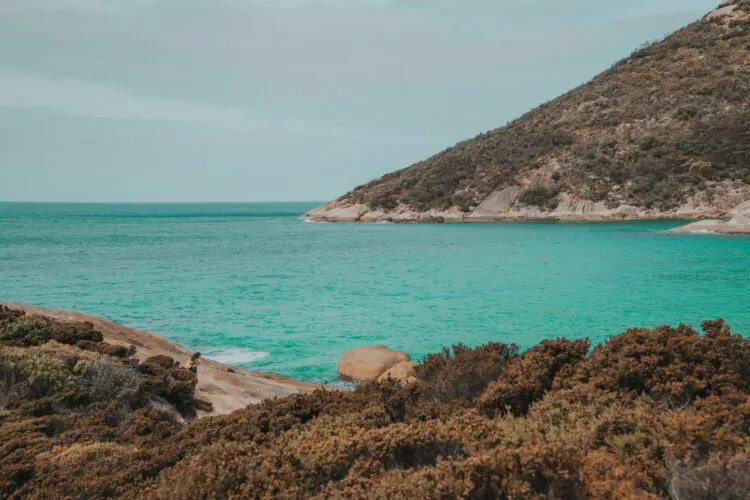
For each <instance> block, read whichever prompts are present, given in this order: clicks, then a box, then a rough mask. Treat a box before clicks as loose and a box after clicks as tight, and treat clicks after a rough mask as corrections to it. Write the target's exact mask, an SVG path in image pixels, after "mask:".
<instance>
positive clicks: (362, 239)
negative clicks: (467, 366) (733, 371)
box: [0, 203, 750, 381]
mask: <svg viewBox="0 0 750 500" xmlns="http://www.w3.org/2000/svg"><path fill="white" fill-rule="evenodd" d="M314 205H315V204H294V203H293V204H289V203H285V204H208V205H201V204H187V205H171V204H170V205H162V204H155V205H148V204H143V205H117V204H102V205H76V204H0V299H2V300H14V301H21V302H29V303H34V304H41V305H46V306H53V307H62V308H70V309H76V310H80V311H83V312H89V313H94V314H98V315H101V316H104V317H107V318H110V319H112V320H115V321H118V322H121V323H124V324H125V325H128V326H131V327H135V328H139V329H144V330H148V331H151V332H154V333H157V334H160V335H163V336H165V337H167V338H169V339H171V340H174V341H176V342H179V343H181V344H184V345H186V346H188V347H190V348H192V349H196V350H201V351H204V352H206V353H208V355H209V357H215V358H218V359H221V360H224V361H228V362H231V363H234V364H237V365H239V366H243V367H247V368H252V369H258V370H264V371H270V372H275V373H280V374H283V375H287V376H291V377H295V378H300V379H305V380H312V381H330V380H333V379H335V377H336V363H337V361H338V358H339V356H340V355H341V353H342V352H344V351H345V350H346V349H348V348H351V347H354V346H358V345H362V344H374V343H384V344H387V345H388V346H390V347H394V348H398V349H404V350H406V351H407V352H409V353H410V354H411V355H412V356H414V357H417V358H419V357H420V356H422V355H423V354H425V353H426V352H430V351H435V350H437V349H439V348H440V347H442V346H444V345H448V344H452V343H456V342H459V341H461V342H465V343H469V344H478V343H482V342H487V341H489V340H496V341H503V342H515V343H518V344H520V345H522V346H529V345H531V344H534V343H536V342H538V341H539V340H540V339H543V338H547V337H557V336H570V337H590V338H592V339H594V340H597V341H600V340H603V339H605V338H606V337H607V336H609V335H611V334H615V333H618V332H620V331H622V330H624V329H625V328H627V327H630V326H636V325H638V326H655V325H658V324H662V323H678V322H680V321H684V322H690V323H693V324H697V323H699V322H700V320H702V319H706V318H714V317H719V316H721V317H724V318H725V319H727V320H728V321H729V322H730V323H731V324H732V325H733V326H734V327H735V329H736V330H738V331H740V332H744V333H747V332H750V307H749V306H748V303H749V301H748V299H749V298H750V238H745V237H729V236H717V235H673V234H667V233H666V232H665V230H666V229H669V228H671V227H674V226H676V225H678V224H679V223H678V222H674V221H672V222H669V221H667V222H661V221H659V222H622V223H619V222H618V223H614V222H610V223H501V224H435V225H381V224H374V225H360V224H315V223H307V222H303V221H301V220H299V219H298V216H299V214H301V213H303V212H304V211H306V210H307V209H309V208H311V207H313V206H314Z"/></svg>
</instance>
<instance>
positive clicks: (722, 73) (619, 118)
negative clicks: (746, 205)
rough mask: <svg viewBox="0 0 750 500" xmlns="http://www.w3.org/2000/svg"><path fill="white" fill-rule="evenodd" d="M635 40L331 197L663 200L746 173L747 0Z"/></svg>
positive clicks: (402, 201)
mask: <svg viewBox="0 0 750 500" xmlns="http://www.w3.org/2000/svg"><path fill="white" fill-rule="evenodd" d="M728 3H731V4H734V5H736V9H735V10H734V12H733V13H732V14H731V16H728V17H725V18H714V19H708V18H707V19H704V20H700V21H698V22H695V23H693V24H691V25H690V26H688V27H686V28H684V29H681V30H679V31H677V32H676V33H674V34H673V35H671V36H669V37H667V38H666V39H664V40H663V41H659V42H656V43H653V44H651V45H649V46H646V47H642V48H640V49H638V50H636V51H635V52H633V54H632V55H631V56H630V57H627V58H626V59H624V60H622V61H620V62H619V63H617V64H615V65H614V66H613V67H612V68H610V69H609V70H607V71H605V72H604V73H602V74H600V75H598V76H597V77H595V78H594V79H592V80H591V81H590V82H588V83H586V84H584V85H582V86H580V87H578V88H576V89H575V90H573V91H571V92H569V93H567V94H565V95H563V96H561V97H559V98H557V99H555V100H553V101H551V102H548V103H546V104H543V105H541V106H539V107H538V108H536V109H534V110H533V111H531V112H529V113H527V114H526V115H524V116H522V117H521V118H519V119H517V120H515V121H513V122H511V123H509V124H508V125H507V126H504V127H501V128H498V129H495V130H492V131H489V132H487V133H484V134H480V135H478V136H477V137H475V138H474V139H471V140H467V141H464V142H461V143H459V144H457V145H456V146H454V147H452V148H450V149H447V150H446V151H443V152H442V153H439V154H437V155H435V156H433V157H431V158H429V159H427V160H425V161H422V162H419V163H416V164H415V165H412V166H411V167H409V168H406V169H403V170H399V171H397V172H393V173H390V174H387V175H385V176H383V177H381V178H379V179H376V180H374V181H371V182H369V183H367V184H365V185H363V186H359V187H358V188H356V189H354V190H353V191H351V192H350V193H347V194H345V195H344V196H343V197H341V198H340V199H339V201H343V202H350V203H364V204H366V205H369V206H370V207H372V208H379V209H393V208H395V207H397V206H399V205H406V206H409V207H410V208H412V209H416V210H428V209H448V208H450V207H459V208H460V209H461V210H463V211H471V210H473V209H474V208H475V207H476V206H478V205H479V204H480V203H481V202H482V200H484V199H485V198H486V197H487V196H488V195H489V194H490V193H492V192H494V191H497V190H501V189H504V188H507V187H514V186H515V187H519V189H523V190H525V191H527V192H522V194H521V195H520V199H519V200H518V203H519V204H520V205H526V206H528V205H536V206H539V207H540V208H542V209H544V210H548V211H549V210H553V209H554V208H555V207H556V206H557V195H558V194H560V193H563V192H564V193H567V194H568V195H570V196H572V197H574V198H577V199H583V200H591V201H594V202H603V203H605V204H606V205H607V206H608V207H610V208H615V207H617V206H619V205H622V204H629V205H633V206H637V207H641V208H652V209H658V210H668V209H673V208H676V207H677V206H679V205H681V204H683V203H684V202H686V201H687V200H688V199H689V198H690V197H691V196H692V195H695V194H696V193H698V192H704V193H706V194H707V195H708V196H709V199H710V198H711V197H712V196H721V195H722V193H724V192H726V189H730V188H731V186H732V185H734V186H745V185H748V184H750V99H748V96H750V0H733V1H730V2H728Z"/></svg>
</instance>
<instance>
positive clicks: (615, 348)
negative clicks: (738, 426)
mask: <svg viewBox="0 0 750 500" xmlns="http://www.w3.org/2000/svg"><path fill="white" fill-rule="evenodd" d="M703 325H704V329H705V331H706V335H705V336H701V335H698V333H697V332H696V331H695V330H693V329H692V328H690V327H688V326H685V325H680V326H678V327H677V328H672V327H669V326H661V327H659V328H655V329H653V330H648V329H642V328H641V329H638V328H635V329H630V330H628V331H627V332H625V333H623V334H620V335H617V336H615V337H612V338H611V339H610V340H609V341H607V342H606V343H604V344H601V345H599V346H597V347H596V348H595V349H594V351H593V353H592V354H591V356H590V357H589V358H588V359H587V360H586V362H585V363H582V364H581V365H580V367H579V370H578V371H577V372H576V374H575V376H574V377H573V378H574V380H575V381H574V382H571V381H570V380H569V381H568V383H581V382H590V383H592V384H593V385H594V386H596V387H599V388H601V389H606V390H616V391H634V392H635V393H638V394H648V395H649V396H652V397H653V398H655V399H657V400H659V401H663V402H665V403H666V404H668V405H670V406H671V407H675V408H679V407H683V406H686V405H689V404H690V403H691V402H692V401H693V400H694V399H695V398H697V397H700V398H704V397H707V396H709V395H712V394H716V395H721V394H724V393H728V392H729V393H731V392H732V391H736V390H742V391H747V390H748V388H749V387H750V342H748V341H747V340H746V339H745V338H743V337H742V336H740V335H732V334H731V332H730V330H729V328H728V327H726V326H725V324H724V321H723V320H716V321H711V322H704V324H703Z"/></svg>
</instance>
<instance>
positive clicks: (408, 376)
mask: <svg viewBox="0 0 750 500" xmlns="http://www.w3.org/2000/svg"><path fill="white" fill-rule="evenodd" d="M416 365H417V363H415V362H414V361H402V362H400V363H398V364H396V365H393V367H391V368H389V369H388V370H386V371H385V373H383V374H382V375H380V376H379V377H378V382H384V381H386V380H388V379H389V378H391V379H393V380H397V381H399V382H403V383H406V384H411V383H414V382H416V381H417V376H416V374H415V373H414V367H415V366H416Z"/></svg>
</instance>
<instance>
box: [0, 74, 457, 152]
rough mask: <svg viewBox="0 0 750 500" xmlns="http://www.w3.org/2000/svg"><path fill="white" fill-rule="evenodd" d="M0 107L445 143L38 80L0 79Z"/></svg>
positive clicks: (357, 138) (324, 136) (363, 139)
mask: <svg viewBox="0 0 750 500" xmlns="http://www.w3.org/2000/svg"><path fill="white" fill-rule="evenodd" d="M0 107H6V108H35V109H44V110H48V111H51V112H55V113H62V114H69V115H77V116H86V117H91V118H111V119H120V120H158V121H172V122H179V123H183V124H192V125H197V126H202V127H208V128H211V129H215V130H228V131H234V132H248V133H253V132H256V133H257V132H270V133H282V134H290V135H298V136H305V137H312V138H317V139H333V140H346V141H361V142H388V143H393V142H396V143H398V142H426V143H431V142H434V143H441V142H444V141H441V140H439V139H438V140H435V139H431V138H403V137H400V136H390V135H383V134H372V133H367V132H361V131H356V130H352V129H350V128H344V127H337V126H334V125H330V124H325V123H315V122H308V121H305V120H301V119H297V118H284V119H278V118H275V119H271V118H262V117H258V116H253V113H252V112H251V110H249V109H247V108H240V107H223V106H217V105H213V104H207V103H198V102H189V101H182V100H174V99H164V98H159V97H147V96H138V95H133V94H131V93H129V92H128V91H127V90H126V89H124V88H120V87H116V86H112V85H104V84H99V83H92V82H87V81H81V80H75V79H70V78H66V79H55V80H53V79H41V78H35V77H30V76H25V75H17V74H9V73H0Z"/></svg>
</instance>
